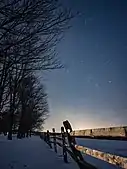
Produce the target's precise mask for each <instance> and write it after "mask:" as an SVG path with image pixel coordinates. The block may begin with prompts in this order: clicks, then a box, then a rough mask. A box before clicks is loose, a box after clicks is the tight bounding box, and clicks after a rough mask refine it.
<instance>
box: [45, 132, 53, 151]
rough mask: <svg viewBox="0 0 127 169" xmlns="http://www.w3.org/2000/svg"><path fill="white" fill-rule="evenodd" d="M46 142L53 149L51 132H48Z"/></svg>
mask: <svg viewBox="0 0 127 169" xmlns="http://www.w3.org/2000/svg"><path fill="white" fill-rule="evenodd" d="M46 142H47V144H48V145H49V147H50V148H52V145H51V141H50V133H49V130H47V136H46Z"/></svg>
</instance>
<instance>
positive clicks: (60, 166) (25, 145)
mask: <svg viewBox="0 0 127 169" xmlns="http://www.w3.org/2000/svg"><path fill="white" fill-rule="evenodd" d="M69 161H70V163H69V164H65V163H64V161H63V159H62V156H60V153H59V155H57V154H56V153H55V152H54V151H53V149H52V150H51V149H50V148H49V147H48V145H47V144H46V143H45V142H44V141H43V140H41V139H40V138H39V137H37V136H33V137H31V138H28V139H27V138H26V139H22V140H17V138H13V140H12V141H9V140H7V139H6V137H4V136H1V135H0V169H78V167H77V165H76V164H75V162H74V161H72V160H71V159H70V160H69Z"/></svg>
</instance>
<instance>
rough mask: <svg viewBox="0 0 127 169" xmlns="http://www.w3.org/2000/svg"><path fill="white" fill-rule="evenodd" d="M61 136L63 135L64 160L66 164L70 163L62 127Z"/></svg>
mask: <svg viewBox="0 0 127 169" xmlns="http://www.w3.org/2000/svg"><path fill="white" fill-rule="evenodd" d="M61 134H62V141H63V158H64V162H65V163H68V160H67V151H66V142H65V132H64V127H61Z"/></svg>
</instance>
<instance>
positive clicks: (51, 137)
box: [41, 120, 127, 169]
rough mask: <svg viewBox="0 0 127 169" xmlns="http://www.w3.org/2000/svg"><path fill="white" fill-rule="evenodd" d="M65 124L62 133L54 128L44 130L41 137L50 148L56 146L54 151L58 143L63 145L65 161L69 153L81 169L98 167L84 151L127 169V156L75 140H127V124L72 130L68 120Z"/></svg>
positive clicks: (66, 161) (55, 149)
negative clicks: (93, 147)
mask: <svg viewBox="0 0 127 169" xmlns="http://www.w3.org/2000/svg"><path fill="white" fill-rule="evenodd" d="M63 125H64V127H61V133H56V132H55V129H54V128H53V130H52V132H49V131H47V132H43V133H42V135H41V138H43V139H44V141H45V142H46V143H47V144H48V145H49V146H50V148H53V147H54V151H55V152H56V153H57V145H58V146H60V147H62V149H63V159H64V162H65V163H68V154H69V155H70V156H71V157H72V158H73V159H74V161H75V162H76V163H77V164H78V166H79V168H80V169H97V168H96V167H95V166H93V165H91V164H89V163H87V162H86V161H85V160H84V158H83V155H82V153H84V154H87V155H90V156H92V157H95V158H98V159H100V160H103V161H106V162H107V163H110V164H113V165H116V166H119V167H121V168H124V169H127V158H125V157H120V156H117V155H113V154H109V153H105V152H101V151H98V150H94V149H90V148H88V147H83V146H80V145H77V143H76V140H75V138H76V137H83V138H91V139H114V140H127V126H124V127H113V128H101V129H91V130H78V131H72V127H71V125H70V123H69V122H68V121H67V120H66V121H64V122H63Z"/></svg>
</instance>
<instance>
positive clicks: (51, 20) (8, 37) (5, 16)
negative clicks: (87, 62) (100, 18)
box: [0, 0, 72, 139]
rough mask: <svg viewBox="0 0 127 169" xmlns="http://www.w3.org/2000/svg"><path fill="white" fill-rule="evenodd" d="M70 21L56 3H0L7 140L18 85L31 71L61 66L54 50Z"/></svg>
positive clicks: (0, 85) (0, 76) (0, 77)
mask: <svg viewBox="0 0 127 169" xmlns="http://www.w3.org/2000/svg"><path fill="white" fill-rule="evenodd" d="M71 18H72V14H71V12H70V10H67V9H65V8H63V7H62V5H61V4H60V3H59V1H56V0H41V1H40V0H20V1H19V0H1V1H0V111H1V112H2V111H3V110H4V109H5V108H6V107H7V108H8V107H9V109H10V110H9V112H10V130H9V138H10V139H11V135H12V126H13V118H14V113H15V112H16V111H17V109H18V104H19V100H18V96H17V94H18V88H19V85H20V84H21V82H22V80H23V79H24V78H25V77H26V76H28V74H30V73H33V72H34V71H38V70H43V71H44V70H52V69H58V68H62V67H63V66H62V65H61V63H60V61H59V59H58V57H57V55H56V52H55V47H56V44H57V43H58V42H59V40H60V39H61V37H62V36H63V32H64V31H65V30H66V29H67V28H68V27H69V26H68V23H69V21H70V19H71Z"/></svg>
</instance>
